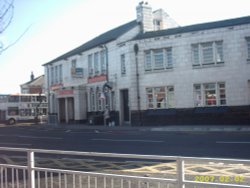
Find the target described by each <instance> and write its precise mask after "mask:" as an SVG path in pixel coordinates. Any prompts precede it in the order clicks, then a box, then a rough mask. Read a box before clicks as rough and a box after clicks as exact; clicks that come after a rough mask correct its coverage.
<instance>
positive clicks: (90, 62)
mask: <svg viewBox="0 0 250 188" xmlns="http://www.w3.org/2000/svg"><path fill="white" fill-rule="evenodd" d="M88 75H89V77H91V76H93V75H94V69H93V55H92V54H89V55H88Z"/></svg>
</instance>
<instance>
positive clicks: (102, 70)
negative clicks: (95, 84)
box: [100, 50, 106, 74]
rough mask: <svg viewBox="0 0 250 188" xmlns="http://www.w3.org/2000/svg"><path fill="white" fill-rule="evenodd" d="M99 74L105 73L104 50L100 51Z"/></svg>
mask: <svg viewBox="0 0 250 188" xmlns="http://www.w3.org/2000/svg"><path fill="white" fill-rule="evenodd" d="M100 63H101V74H106V51H105V50H102V51H101V52H100Z"/></svg>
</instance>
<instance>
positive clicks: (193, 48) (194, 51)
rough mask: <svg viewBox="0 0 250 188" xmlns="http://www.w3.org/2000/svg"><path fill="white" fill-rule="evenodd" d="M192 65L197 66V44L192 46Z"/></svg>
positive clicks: (198, 61)
mask: <svg viewBox="0 0 250 188" xmlns="http://www.w3.org/2000/svg"><path fill="white" fill-rule="evenodd" d="M192 55H193V65H199V64H200V60H199V46H198V44H194V45H192Z"/></svg>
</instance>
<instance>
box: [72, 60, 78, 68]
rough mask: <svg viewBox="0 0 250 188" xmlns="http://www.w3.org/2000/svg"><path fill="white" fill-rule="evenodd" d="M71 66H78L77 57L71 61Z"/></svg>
mask: <svg viewBox="0 0 250 188" xmlns="http://www.w3.org/2000/svg"><path fill="white" fill-rule="evenodd" d="M71 67H72V68H76V67H77V66H76V59H73V60H72V61H71Z"/></svg>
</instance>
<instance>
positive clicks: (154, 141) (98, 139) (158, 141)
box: [91, 138, 164, 143]
mask: <svg viewBox="0 0 250 188" xmlns="http://www.w3.org/2000/svg"><path fill="white" fill-rule="evenodd" d="M91 140H94V141H109V142H151V143H162V142H164V141H161V140H115V139H102V138H93V139H91Z"/></svg>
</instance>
